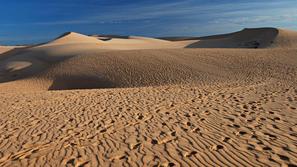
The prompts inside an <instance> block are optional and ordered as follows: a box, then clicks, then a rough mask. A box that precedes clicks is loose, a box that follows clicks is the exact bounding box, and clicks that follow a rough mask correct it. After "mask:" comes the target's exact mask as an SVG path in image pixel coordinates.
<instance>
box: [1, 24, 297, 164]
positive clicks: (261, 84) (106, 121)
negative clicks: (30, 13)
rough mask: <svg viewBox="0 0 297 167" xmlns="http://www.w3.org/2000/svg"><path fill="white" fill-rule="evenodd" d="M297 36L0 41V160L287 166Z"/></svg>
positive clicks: (293, 152)
mask: <svg viewBox="0 0 297 167" xmlns="http://www.w3.org/2000/svg"><path fill="white" fill-rule="evenodd" d="M263 34H264V35H263ZM296 34H297V33H296V32H293V31H288V30H278V29H252V30H243V31H240V32H237V33H232V34H227V35H223V36H213V37H207V38H206V39H204V38H201V39H194V38H191V39H174V40H172V39H171V41H167V40H161V39H150V38H143V37H130V38H128V39H121V38H118V39H109V40H106V39H105V40H100V39H101V38H99V37H98V36H96V37H95V36H92V37H90V36H84V35H81V34H77V33H67V34H64V35H62V36H61V37H59V38H57V39H55V40H54V41H50V42H48V43H45V44H41V45H36V46H30V47H12V46H11V47H4V46H3V47H0V166H31V165H32V166H290V167H293V166H296V165H297V86H296V85H297V79H296V78H297V49H296V47H295V46H297V45H296V39H297V35H296ZM250 38H252V39H250ZM255 40H256V41H257V43H255ZM251 41H252V42H251ZM222 43H223V44H222ZM189 46H190V47H189ZM255 46H256V47H257V48H258V49H254V48H256V47H255Z"/></svg>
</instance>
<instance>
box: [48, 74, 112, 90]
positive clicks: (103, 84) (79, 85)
mask: <svg viewBox="0 0 297 167" xmlns="http://www.w3.org/2000/svg"><path fill="white" fill-rule="evenodd" d="M103 88H115V86H114V84H113V83H112V82H110V81H107V80H105V79H102V78H98V77H95V76H83V75H78V76H59V77H57V78H56V79H55V80H54V81H53V84H52V85H51V86H50V88H49V89H48V90H73V89H103Z"/></svg>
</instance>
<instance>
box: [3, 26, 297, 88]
mask: <svg viewBox="0 0 297 167" xmlns="http://www.w3.org/2000/svg"><path fill="white" fill-rule="evenodd" d="M296 34H297V33H296V32H294V31H287V30H277V29H273V28H261V29H244V30H243V31H240V32H236V33H231V34H229V35H219V36H212V37H203V38H202V39H201V40H199V41H198V42H197V41H195V40H185V41H177V42H170V41H166V40H159V39H152V38H144V37H130V38H128V39H120V38H114V39H111V40H109V41H102V40H100V39H97V37H89V36H85V35H81V34H78V33H73V32H70V33H66V34H63V35H62V36H60V37H58V38H57V39H55V40H53V41H50V42H48V43H46V44H41V45H37V46H33V47H29V48H23V49H20V50H18V51H17V52H16V51H15V52H14V51H11V53H10V52H7V53H4V54H2V55H1V57H2V61H1V63H0V82H2V84H0V88H2V90H7V91H8V90H10V89H12V90H14V91H15V90H18V89H20V90H23V88H18V86H14V87H13V88H12V87H11V88H10V86H9V85H12V84H13V83H12V82H10V83H5V82H7V81H15V82H17V83H18V82H22V83H23V82H28V83H27V84H26V85H36V86H34V90H61V89H62V90H63V89H86V88H111V87H143V86H158V85H166V84H193V83H195V84H207V83H212V82H229V81H238V80H241V79H240V78H242V80H243V82H247V81H250V82H253V81H254V79H259V76H261V78H262V80H264V79H265V78H273V77H275V78H278V79H281V78H282V77H283V75H282V74H283V73H284V72H286V70H287V71H288V70H293V71H294V70H295V66H296V59H295V58H293V57H292V56H293V55H295V54H294V52H296V50H295V49H294V46H295V44H296V42H295V41H296V39H297V35H296ZM250 41H258V42H259V46H258V47H259V48H265V47H267V48H270V49H263V50H254V49H251V50H237V49H233V50H222V49H212V50H209V49H198V50H197V49H183V48H184V47H219V46H221V47H226V48H228V47H234V48H237V47H248V48H249V47H251V46H252V45H254V44H255V43H254V44H252V42H250ZM240 42H241V44H243V43H245V44H248V45H246V46H244V45H239V44H240ZM189 43H191V44H189ZM249 44H251V45H249ZM187 45H188V46H187ZM149 48H150V49H149ZM152 48H155V49H156V48H157V50H153V49H152ZM271 48H274V49H271ZM279 48H291V49H289V50H288V51H286V52H283V51H282V50H279ZM144 49H145V50H144ZM147 49H149V50H147ZM117 50H128V51H117ZM275 60H278V62H277V63H276V62H275ZM288 63H289V64H291V63H293V64H292V66H288ZM276 64H278V65H276ZM271 67H274V68H275V70H272V69H271ZM251 74H253V75H251ZM20 79H21V80H20ZM31 82H34V83H31ZM23 84H24V83H23ZM40 84H41V85H40ZM17 85H20V84H17ZM38 85H39V86H38Z"/></svg>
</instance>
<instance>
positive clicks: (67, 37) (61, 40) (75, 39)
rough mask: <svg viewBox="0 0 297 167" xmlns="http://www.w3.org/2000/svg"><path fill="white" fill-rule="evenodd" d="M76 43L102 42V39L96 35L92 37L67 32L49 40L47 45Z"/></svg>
mask: <svg viewBox="0 0 297 167" xmlns="http://www.w3.org/2000/svg"><path fill="white" fill-rule="evenodd" d="M74 43H82V44H84V43H95V44H101V43H102V41H101V40H99V39H97V38H95V37H90V36H87V35H83V34H79V33H76V32H67V33H64V34H63V35H61V36H59V37H58V38H56V39H55V40H53V41H50V42H48V43H47V44H46V45H63V44H74Z"/></svg>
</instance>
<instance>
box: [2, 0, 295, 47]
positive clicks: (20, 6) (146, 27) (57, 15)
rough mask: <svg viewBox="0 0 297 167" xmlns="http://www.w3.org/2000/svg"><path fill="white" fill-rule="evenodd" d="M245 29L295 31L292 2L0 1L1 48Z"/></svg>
mask: <svg viewBox="0 0 297 167" xmlns="http://www.w3.org/2000/svg"><path fill="white" fill-rule="evenodd" d="M245 27H281V28H288V29H295V30H297V0H1V6H0V44H23V43H38V42H45V41H48V40H50V39H52V38H55V37H57V36H58V35H60V34H62V33H64V32H67V31H76V32H80V33H84V34H117V35H142V36H152V37H156V36H203V35H210V34H217V33H225V32H232V31H237V30H240V29H242V28H245Z"/></svg>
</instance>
